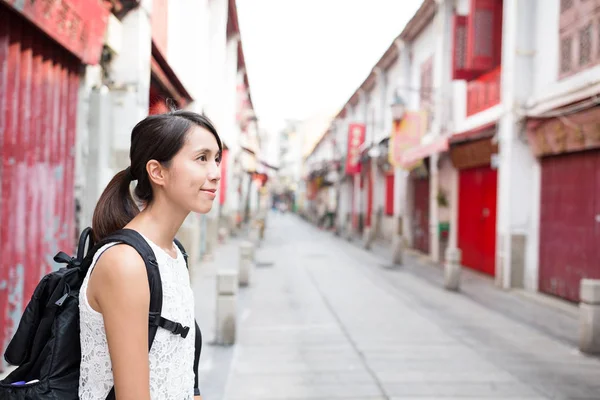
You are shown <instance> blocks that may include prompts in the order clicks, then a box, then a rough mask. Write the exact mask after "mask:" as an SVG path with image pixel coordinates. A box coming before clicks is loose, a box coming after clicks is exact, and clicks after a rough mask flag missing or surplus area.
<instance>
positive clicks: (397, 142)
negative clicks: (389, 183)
mask: <svg viewBox="0 0 600 400" xmlns="http://www.w3.org/2000/svg"><path fill="white" fill-rule="evenodd" d="M426 131H427V112H425V111H407V112H406V113H405V115H404V118H402V121H400V122H394V128H393V131H392V135H391V138H390V146H389V154H388V157H389V162H390V164H392V165H393V166H394V167H398V166H399V167H403V168H407V169H410V166H406V165H405V163H404V161H403V157H404V153H405V152H406V150H408V149H410V148H411V147H416V146H418V145H419V144H421V138H422V137H423V135H425V132H426Z"/></svg>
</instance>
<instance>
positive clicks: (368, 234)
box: [363, 226, 375, 250]
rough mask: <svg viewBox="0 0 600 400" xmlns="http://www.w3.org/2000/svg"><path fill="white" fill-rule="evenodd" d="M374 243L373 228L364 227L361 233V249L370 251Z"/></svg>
mask: <svg viewBox="0 0 600 400" xmlns="http://www.w3.org/2000/svg"><path fill="white" fill-rule="evenodd" d="M374 241H375V229H373V227H370V226H369V227H366V228H365V230H364V231H363V247H364V248H365V249H367V250H370V249H371V245H372V244H373V242H374Z"/></svg>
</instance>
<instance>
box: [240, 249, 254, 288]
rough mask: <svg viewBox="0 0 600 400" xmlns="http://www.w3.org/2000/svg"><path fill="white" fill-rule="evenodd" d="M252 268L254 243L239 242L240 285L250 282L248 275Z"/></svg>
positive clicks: (246, 284) (250, 273)
mask: <svg viewBox="0 0 600 400" xmlns="http://www.w3.org/2000/svg"><path fill="white" fill-rule="evenodd" d="M253 268H254V245H253V244H252V243H251V242H242V243H240V265H239V276H240V280H239V284H240V286H241V287H245V286H248V285H249V284H250V276H251V275H252V270H253Z"/></svg>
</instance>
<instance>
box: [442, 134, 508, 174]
mask: <svg viewBox="0 0 600 400" xmlns="http://www.w3.org/2000/svg"><path fill="white" fill-rule="evenodd" d="M497 153H498V145H497V144H495V143H493V142H492V139H491V138H487V139H479V140H475V141H472V142H466V143H463V144H458V145H453V146H452V147H451V148H450V159H451V160H452V164H453V165H454V167H455V168H456V169H466V168H475V167H481V166H484V165H490V164H491V162H492V157H493V156H494V155H495V154H497Z"/></svg>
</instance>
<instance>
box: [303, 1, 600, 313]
mask: <svg viewBox="0 0 600 400" xmlns="http://www.w3.org/2000/svg"><path fill="white" fill-rule="evenodd" d="M599 13H600V4H599V3H598V2H597V1H589V0H550V1H542V0H532V1H527V2H522V1H517V0H437V1H434V0H425V1H423V3H422V5H421V8H420V9H419V10H418V11H417V12H416V14H415V15H414V16H413V18H412V19H411V20H410V21H409V22H408V24H407V25H406V26H405V27H404V29H403V30H402V32H400V34H399V35H398V36H397V37H396V38H395V39H394V40H393V41H392V45H391V46H390V47H389V48H388V50H387V51H386V52H385V53H384V55H383V56H382V57H381V59H380V60H379V61H378V62H377V63H376V64H375V65H374V67H373V69H372V71H371V73H370V74H369V75H368V77H367V78H366V79H365V81H364V82H363V83H362V84H361V85H360V86H359V88H358V89H357V90H356V92H355V93H354V94H353V95H352V96H351V98H350V99H349V100H348V102H347V103H346V104H345V105H344V106H343V107H342V109H341V111H340V112H339V113H338V114H337V115H336V117H335V118H334V120H333V121H332V123H331V124H330V127H329V129H326V130H325V132H326V134H325V135H324V136H323V137H324V139H323V142H327V141H328V140H329V141H331V140H330V139H326V138H328V137H330V136H331V137H332V138H334V140H333V142H335V143H336V144H337V145H338V146H339V148H340V149H341V150H342V152H343V158H344V162H343V164H344V165H343V167H342V168H341V170H340V171H341V174H340V177H339V184H338V185H337V190H338V198H339V202H338V211H339V212H338V215H337V219H336V224H337V225H338V227H339V229H340V230H342V231H345V232H346V231H347V232H349V234H348V237H349V238H360V237H364V235H365V232H366V234H367V235H368V236H370V237H371V240H379V241H381V242H382V244H384V245H387V244H389V243H391V242H394V241H393V240H391V241H390V238H392V239H393V237H394V236H399V237H401V238H402V242H403V243H404V245H405V246H408V247H411V248H413V249H416V250H418V251H420V252H423V253H426V254H428V255H429V256H430V257H431V259H432V260H433V261H436V262H443V260H444V258H445V255H446V253H447V252H456V251H457V250H460V253H461V255H462V259H461V261H462V265H463V266H464V267H466V268H470V269H473V270H475V271H478V272H480V273H483V274H485V275H488V276H490V277H492V278H493V279H494V280H495V282H496V284H497V285H498V286H499V287H502V288H513V287H516V288H525V289H527V290H531V291H540V292H543V293H547V294H550V295H554V296H558V297H560V298H563V299H566V300H569V301H578V299H579V284H580V280H581V279H582V278H595V279H598V278H600V269H599V268H598V260H597V258H598V254H600V253H598V252H597V250H596V247H597V246H595V243H596V240H595V239H597V234H598V232H600V229H599V228H598V226H599V225H598V224H599V223H600V222H599V221H600V211H598V210H599V209H598V204H600V203H599V202H598V201H597V197H598V196H597V193H600V192H598V190H599V188H600V183H599V181H598V176H599V175H598V174H599V173H600V172H599V171H600V169H599V164H598V157H597V153H598V152H599V150H598V147H600V142H599V141H598V140H597V139H598V137H600V136H599V135H598V121H599V120H600V115H599V114H598V113H599V112H600V111H599V110H600V107H599V104H600V101H599V100H598V96H599V95H600V46H599V44H600V39H599V38H600V35H599V33H600V24H599V23H598V21H599V19H598V16H599ZM549 38H553V39H551V40H548V39H549ZM319 151H320V150H319V146H317V147H315V150H314V155H313V154H311V155H310V156H309V157H308V158H307V162H308V163H307V168H309V169H311V167H310V165H311V163H312V164H314V162H313V161H312V160H315V159H321V158H322V157H321V156H317V155H316V154H317V152H319ZM382 156H383V157H382ZM329 157H330V160H331V162H333V161H334V160H335V156H334V155H333V154H329ZM382 158H383V159H382ZM386 158H387V159H386Z"/></svg>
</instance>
